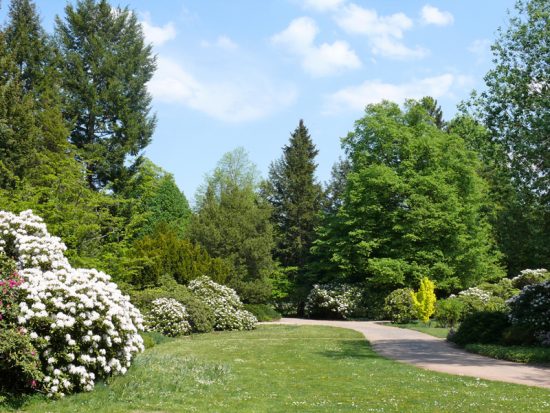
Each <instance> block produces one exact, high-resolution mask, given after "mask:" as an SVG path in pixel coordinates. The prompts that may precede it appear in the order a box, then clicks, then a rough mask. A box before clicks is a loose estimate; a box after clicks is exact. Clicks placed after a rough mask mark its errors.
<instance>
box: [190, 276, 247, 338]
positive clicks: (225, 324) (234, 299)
mask: <svg viewBox="0 0 550 413" xmlns="http://www.w3.org/2000/svg"><path fill="white" fill-rule="evenodd" d="M189 289H190V290H191V291H192V292H193V294H195V295H196V296H197V297H198V298H199V299H201V300H202V301H203V302H204V303H205V304H207V305H208V306H210V307H211V308H212V311H213V312H214V317H215V320H216V323H215V324H214V328H215V329H216V330H252V329H253V328H255V327H256V323H257V322H258V320H257V319H256V317H254V315H253V314H252V313H250V312H249V311H246V310H245V309H244V308H243V303H242V302H241V300H240V298H239V296H238V295H237V293H236V292H235V290H233V289H232V288H229V287H226V286H224V285H220V284H218V283H215V282H214V281H212V280H211V279H210V278H208V277H199V278H196V279H194V280H192V281H191V282H190V283H189Z"/></svg>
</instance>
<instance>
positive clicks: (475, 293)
mask: <svg viewBox="0 0 550 413" xmlns="http://www.w3.org/2000/svg"><path fill="white" fill-rule="evenodd" d="M458 296H459V297H462V298H466V297H469V298H473V299H476V300H479V301H480V302H482V303H483V304H487V303H488V302H489V300H490V299H491V293H489V292H487V291H484V290H482V289H481V288H478V287H471V288H468V289H467V290H464V291H461V292H459V293H458Z"/></svg>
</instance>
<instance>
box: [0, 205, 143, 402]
mask: <svg viewBox="0 0 550 413" xmlns="http://www.w3.org/2000/svg"><path fill="white" fill-rule="evenodd" d="M65 249H66V248H65V245H64V244H63V243H62V242H61V240H60V239H59V238H57V237H53V236H51V235H50V234H49V233H48V231H47V229H46V225H45V224H44V223H43V221H42V219H41V218H39V217H37V216H35V215H33V214H32V211H24V212H22V213H20V214H19V215H15V214H12V213H10V212H5V211H0V254H4V255H6V256H7V257H9V258H11V259H13V260H15V261H16V265H17V269H18V273H19V275H20V276H21V277H22V280H23V282H22V283H21V285H20V286H19V288H20V290H21V295H20V297H21V298H20V300H21V301H20V302H19V303H18V306H19V315H18V316H17V317H16V318H15V319H13V320H11V322H12V324H15V327H17V328H19V329H20V331H23V332H24V333H25V334H28V336H29V338H30V340H31V343H32V345H33V346H34V347H35V348H36V349H37V351H38V353H39V358H40V361H41V365H42V371H43V373H44V378H43V379H42V381H41V382H40V383H37V387H38V388H39V389H41V390H43V391H44V392H45V393H47V394H48V395H49V396H53V397H62V396H64V395H65V394H68V393H72V392H77V391H82V390H83V391H90V390H92V389H93V387H94V383H95V381H96V380H97V379H98V378H103V377H106V376H109V375H112V374H124V373H126V370H127V369H128V367H129V366H130V363H131V361H132V359H133V357H134V356H135V354H136V353H138V352H140V351H142V350H143V340H142V338H141V336H140V335H139V333H138V331H139V330H142V329H143V325H142V317H141V314H140V312H139V311H138V310H137V309H136V308H135V307H134V306H133V305H132V304H131V303H130V301H129V299H128V297H127V296H124V295H122V293H121V291H120V290H119V289H118V287H117V285H116V284H114V283H113V282H111V280H110V277H109V276H108V275H107V274H105V273H103V272H100V271H97V270H93V269H92V270H85V269H74V268H72V267H71V265H70V264H69V262H68V260H67V259H66V258H65V256H64V254H63V252H64V251H65Z"/></svg>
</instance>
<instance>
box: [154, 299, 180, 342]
mask: <svg viewBox="0 0 550 413" xmlns="http://www.w3.org/2000/svg"><path fill="white" fill-rule="evenodd" d="M188 318H189V315H188V314H187V311H186V310H185V307H184V306H183V305H182V304H181V303H180V302H179V301H176V300H174V299H173V298H157V299H156V300H155V301H153V308H152V309H151V312H150V313H149V314H147V317H146V325H147V329H148V330H150V331H157V332H159V333H162V334H164V335H166V336H169V337H177V336H181V335H184V334H187V333H189V332H190V331H191V325H190V324H189V321H188Z"/></svg>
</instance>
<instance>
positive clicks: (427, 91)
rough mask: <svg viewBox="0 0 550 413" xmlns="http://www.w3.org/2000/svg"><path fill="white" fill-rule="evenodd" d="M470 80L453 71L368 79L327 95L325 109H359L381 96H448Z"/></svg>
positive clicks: (395, 98) (397, 99)
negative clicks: (407, 78) (419, 76)
mask: <svg viewBox="0 0 550 413" xmlns="http://www.w3.org/2000/svg"><path fill="white" fill-rule="evenodd" d="M470 84H471V79H470V78H469V77H467V76H460V75H455V74H452V73H445V74H442V75H440V76H434V77H427V78H424V79H419V80H412V81H410V82H406V83H400V84H394V83H384V82H382V81H380V80H367V81H366V82H364V83H362V84H360V85H357V86H351V87H347V88H344V89H341V90H339V91H337V92H335V93H333V94H332V95H330V96H328V98H327V102H326V110H325V113H337V112H340V111H342V110H350V109H351V110H357V111H359V110H363V109H364V108H365V106H366V105H368V104H370V103H378V102H380V101H382V100H384V99H385V100H390V101H393V102H396V103H399V104H401V103H403V102H404V101H405V99H419V98H421V97H423V96H432V97H434V98H440V97H451V96H453V88H456V87H458V88H464V87H467V86H469V85H470Z"/></svg>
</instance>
